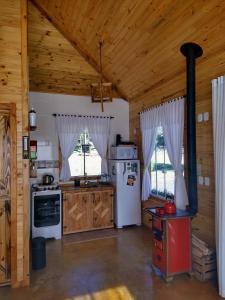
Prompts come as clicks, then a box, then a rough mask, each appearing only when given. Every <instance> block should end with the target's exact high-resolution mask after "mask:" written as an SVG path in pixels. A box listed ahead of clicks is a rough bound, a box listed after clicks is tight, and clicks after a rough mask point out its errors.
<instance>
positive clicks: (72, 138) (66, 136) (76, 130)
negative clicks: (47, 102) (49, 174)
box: [56, 116, 85, 181]
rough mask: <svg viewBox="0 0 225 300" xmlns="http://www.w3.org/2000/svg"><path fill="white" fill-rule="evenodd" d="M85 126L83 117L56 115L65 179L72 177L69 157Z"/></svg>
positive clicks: (62, 176) (62, 177)
mask: <svg viewBox="0 0 225 300" xmlns="http://www.w3.org/2000/svg"><path fill="white" fill-rule="evenodd" d="M84 128H85V127H84V120H83V118H81V117H76V116H56V130H57V133H58V137H59V143H60V147H61V151H62V169H61V174H60V179H61V180H63V181H65V180H68V179H69V178H70V177H71V173H70V166H69V161H68V159H69V157H70V155H71V154H72V153H73V151H74V149H75V146H76V144H77V142H78V139H79V137H80V134H81V133H82V131H83V130H84Z"/></svg>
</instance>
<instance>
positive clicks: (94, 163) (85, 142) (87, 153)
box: [69, 132, 101, 176]
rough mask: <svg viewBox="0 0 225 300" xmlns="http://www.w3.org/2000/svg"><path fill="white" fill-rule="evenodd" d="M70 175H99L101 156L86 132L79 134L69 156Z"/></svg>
mask: <svg viewBox="0 0 225 300" xmlns="http://www.w3.org/2000/svg"><path fill="white" fill-rule="evenodd" d="M69 165H70V172H71V176H98V175H101V157H100V155H99V154H98V151H97V150H96V149H95V146H94V144H93V143H92V141H91V138H90V136H89V134H88V132H84V133H82V134H81V135H80V138H79V140H78V143H77V145H76V147H75V149H74V152H73V153H72V155H71V156H70V158H69Z"/></svg>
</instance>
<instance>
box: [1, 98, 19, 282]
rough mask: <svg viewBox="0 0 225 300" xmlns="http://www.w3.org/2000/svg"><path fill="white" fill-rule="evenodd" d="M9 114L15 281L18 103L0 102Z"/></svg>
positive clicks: (3, 111)
mask: <svg viewBox="0 0 225 300" xmlns="http://www.w3.org/2000/svg"><path fill="white" fill-rule="evenodd" d="M1 113H4V114H6V115H8V116H9V124H10V125H9V126H10V203H11V213H10V222H11V225H10V245H11V246H10V251H11V255H10V256H11V272H10V273H11V278H10V282H13V281H14V282H15V279H16V270H17V150H16V146H17V140H16V137H17V133H16V131H17V124H16V104H15V103H0V114H1Z"/></svg>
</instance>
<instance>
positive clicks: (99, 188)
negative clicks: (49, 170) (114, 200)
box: [60, 184, 113, 192]
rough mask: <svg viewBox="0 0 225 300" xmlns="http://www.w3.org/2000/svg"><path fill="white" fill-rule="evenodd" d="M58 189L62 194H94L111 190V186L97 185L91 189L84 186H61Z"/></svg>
mask: <svg viewBox="0 0 225 300" xmlns="http://www.w3.org/2000/svg"><path fill="white" fill-rule="evenodd" d="M60 188H61V190H62V192H94V191H102V190H109V189H113V186H112V185H111V184H107V185H104V184H97V185H96V186H92V187H85V186H80V187H75V186H74V185H70V186H68V185H67V186H66V185H65V186H63V185H61V187H60Z"/></svg>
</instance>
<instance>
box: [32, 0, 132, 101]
mask: <svg viewBox="0 0 225 300" xmlns="http://www.w3.org/2000/svg"><path fill="white" fill-rule="evenodd" d="M30 1H31V3H32V4H33V5H34V6H35V7H36V8H37V9H38V10H39V11H40V12H41V13H42V15H43V16H44V17H45V18H46V19H47V20H48V21H49V22H51V24H52V25H53V26H55V28H56V29H57V30H58V31H59V32H60V33H61V34H62V35H63V36H64V38H66V39H67V41H69V42H70V44H71V45H72V46H73V47H74V48H75V49H76V50H77V52H78V53H79V54H80V55H81V56H82V57H83V58H84V59H85V61H86V62H87V63H89V64H90V65H91V66H92V67H93V69H94V70H95V71H96V72H98V73H100V66H99V65H98V63H97V62H96V61H95V59H94V58H93V57H91V56H90V54H89V53H88V52H87V51H86V49H84V48H83V47H82V46H81V45H80V43H79V42H78V41H77V40H75V39H71V37H70V35H69V34H68V33H67V32H66V30H64V29H63V28H62V26H60V24H59V22H58V21H57V20H56V19H55V18H54V17H52V16H49V13H48V12H47V11H46V9H45V8H43V7H42V6H41V5H40V3H38V1H37V0H30ZM103 79H104V80H105V81H106V82H112V84H113V89H114V91H115V92H116V93H117V94H118V96H119V97H121V98H122V99H124V100H127V96H126V95H125V94H124V93H123V92H122V91H121V90H120V88H119V87H118V86H117V85H116V84H115V83H114V82H113V80H112V79H111V78H110V77H109V76H105V74H104V72H103Z"/></svg>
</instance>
